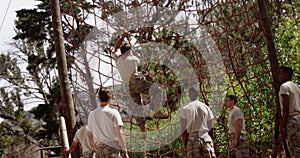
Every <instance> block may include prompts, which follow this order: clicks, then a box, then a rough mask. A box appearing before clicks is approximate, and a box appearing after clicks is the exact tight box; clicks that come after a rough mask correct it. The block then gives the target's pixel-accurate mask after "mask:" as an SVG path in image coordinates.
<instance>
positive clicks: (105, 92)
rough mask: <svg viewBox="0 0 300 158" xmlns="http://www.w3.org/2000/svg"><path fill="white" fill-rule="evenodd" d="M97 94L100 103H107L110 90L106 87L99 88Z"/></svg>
mask: <svg viewBox="0 0 300 158" xmlns="http://www.w3.org/2000/svg"><path fill="white" fill-rule="evenodd" d="M98 94H99V99H100V101H101V102H108V101H109V99H110V98H111V97H112V95H111V90H110V89H109V88H107V87H100V88H99V92H98Z"/></svg>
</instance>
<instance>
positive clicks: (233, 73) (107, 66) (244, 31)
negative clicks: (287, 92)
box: [61, 0, 276, 157]
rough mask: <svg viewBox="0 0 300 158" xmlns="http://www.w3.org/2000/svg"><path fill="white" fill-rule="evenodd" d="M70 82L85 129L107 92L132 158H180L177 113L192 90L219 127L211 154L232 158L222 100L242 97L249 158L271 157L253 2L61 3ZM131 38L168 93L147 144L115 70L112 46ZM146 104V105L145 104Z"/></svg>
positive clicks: (266, 76)
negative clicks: (197, 92) (111, 95)
mask: <svg viewBox="0 0 300 158" xmlns="http://www.w3.org/2000/svg"><path fill="white" fill-rule="evenodd" d="M61 6H63V7H61V11H62V17H63V27H64V28H65V29H64V30H65V33H64V35H65V39H66V41H67V43H66V44H67V50H68V51H67V54H68V61H69V66H70V75H71V76H70V78H71V82H72V83H71V84H72V89H73V93H74V99H75V104H76V109H77V110H78V112H79V119H80V120H81V121H82V122H85V123H86V117H87V116H88V113H89V112H90V111H91V110H92V109H94V108H95V107H96V106H97V104H98V100H97V97H96V93H97V89H98V87H100V86H107V87H110V88H111V89H112V90H113V92H114V100H113V103H112V105H113V107H114V108H117V109H118V110H119V111H120V113H121V114H122V118H123V121H124V122H125V127H124V128H125V133H126V142H127V146H128V150H129V151H130V152H132V154H133V153H134V155H135V156H136V157H141V156H149V157H151V156H154V157H184V150H183V144H182V141H181V137H180V134H181V133H180V126H179V125H180V123H179V112H178V110H179V108H180V107H181V106H183V105H185V104H186V103H187V102H188V99H187V97H186V96H187V94H186V88H187V87H189V86H191V85H197V86H199V88H200V89H201V96H200V100H201V101H203V102H205V103H206V104H207V105H209V106H210V107H211V108H212V109H213V111H214V113H215V114H216V116H217V117H218V120H217V123H216V124H215V129H214V133H215V137H214V143H215V149H216V154H217V156H218V157H226V154H227V144H228V139H229V138H228V137H229V136H228V134H227V130H228V127H227V116H228V111H227V110H225V109H224V108H223V104H224V103H223V100H224V97H225V96H226V94H234V95H237V97H238V106H239V107H241V109H242V110H243V112H244V113H245V118H246V128H247V132H248V133H247V134H248V137H249V143H250V146H251V148H250V154H251V156H253V157H265V156H268V155H271V153H272V151H273V146H274V141H273V131H274V127H275V123H274V120H275V108H274V107H275V100H276V99H275V96H274V90H273V88H272V81H273V80H272V77H271V68H270V63H269V61H268V52H267V48H266V42H267V41H266V39H265V37H264V35H263V30H262V27H261V23H260V18H259V17H260V14H259V12H258V6H257V3H256V1H246V0H238V1H235V0H231V1H194V0H191V1H156V0H148V1H140V0H134V1H126V0H114V1H94V0H90V1H70V0H69V1H68V0H64V1H61ZM125 31H128V32H129V36H128V37H127V38H126V39H125V40H127V41H128V42H130V43H131V44H132V45H133V46H134V48H135V51H136V53H137V54H138V55H139V57H140V60H141V64H140V65H139V69H140V70H142V72H143V73H144V78H146V79H147V80H149V81H151V82H153V83H159V84H160V85H161V86H162V87H163V88H164V89H165V91H166V100H165V103H164V104H162V106H161V108H160V112H162V113H163V114H165V115H167V116H168V117H167V118H163V119H161V118H155V117H154V118H152V117H149V119H148V120H147V135H148V137H147V138H146V139H141V137H140V134H141V133H140V129H139V127H138V125H137V121H136V117H135V116H134V115H135V112H134V110H133V109H135V108H137V107H136V106H132V105H133V104H134V103H132V100H131V99H130V95H129V92H128V86H127V85H126V84H124V83H123V82H122V79H121V77H120V74H119V71H118V69H116V66H115V59H114V55H113V52H114V46H115V44H116V41H117V39H118V38H119V37H120V36H121V35H122V33H124V32H125ZM142 100H143V101H142V104H145V105H147V104H148V103H149V100H150V99H149V96H147V95H143V96H142Z"/></svg>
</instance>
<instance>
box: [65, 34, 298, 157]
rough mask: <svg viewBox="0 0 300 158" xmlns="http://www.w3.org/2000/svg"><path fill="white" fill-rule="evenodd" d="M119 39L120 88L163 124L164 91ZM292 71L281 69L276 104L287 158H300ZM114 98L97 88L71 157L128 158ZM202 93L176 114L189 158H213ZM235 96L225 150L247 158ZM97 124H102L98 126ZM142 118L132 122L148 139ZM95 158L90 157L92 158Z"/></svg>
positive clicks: (210, 119)
mask: <svg viewBox="0 0 300 158" xmlns="http://www.w3.org/2000/svg"><path fill="white" fill-rule="evenodd" d="M124 37H125V36H122V37H121V38H120V40H118V41H117V44H116V46H115V51H114V52H115V61H116V67H117V68H118V70H119V73H120V75H121V78H122V80H123V82H125V83H126V84H128V86H129V92H130V96H131V98H132V100H133V101H134V102H135V103H136V104H137V105H141V94H147V95H149V96H150V98H151V101H150V103H149V105H148V107H147V108H146V113H153V112H154V113H155V114H154V115H156V117H159V118H165V117H167V116H165V115H164V114H162V113H160V112H159V108H160V107H159V106H157V105H160V104H161V103H162V102H163V101H164V100H165V99H166V96H165V93H164V89H163V88H162V87H161V86H159V85H154V84H152V83H151V82H149V81H147V80H145V79H144V78H142V77H141V76H140V75H139V73H138V71H137V66H138V63H139V62H140V61H139V58H138V56H137V55H136V54H135V52H134V50H133V48H132V46H131V45H130V44H129V43H128V42H127V43H123V38H124ZM292 75H293V70H292V69H291V68H289V67H281V68H280V71H279V81H280V82H281V87H280V92H279V98H280V106H281V114H282V119H281V121H282V122H281V130H280V131H281V139H282V141H285V142H286V143H287V145H288V150H289V153H290V154H291V157H293V158H297V157H300V139H299V138H300V132H299V131H300V90H299V87H298V86H297V85H296V84H295V83H293V82H292V81H291V78H292ZM111 93H112V92H111V91H110V90H109V89H108V88H105V87H101V88H100V90H99V93H98V97H99V99H100V101H101V103H100V105H99V106H98V107H97V108H96V109H94V110H93V111H92V112H91V113H90V114H89V116H88V123H87V125H86V126H83V127H81V128H80V129H79V130H78V131H77V132H76V134H75V136H74V140H73V143H72V145H71V147H70V149H65V152H66V153H70V152H72V151H74V150H75V149H76V147H77V146H78V144H81V146H82V149H83V150H82V151H83V154H82V155H83V157H86V158H90V157H93V156H94V157H97V158H106V157H107V158H108V157H110V158H111V157H124V158H128V157H129V156H128V153H127V148H126V143H125V135H124V132H123V130H122V127H123V122H122V118H121V115H120V113H119V112H118V111H117V110H116V109H113V108H111V107H110V102H111V99H112V94H111ZM199 94H200V91H199V89H198V88H197V87H190V88H189V98H190V102H189V103H188V104H187V105H185V106H183V107H181V108H180V122H181V132H182V140H183V145H184V149H185V152H186V156H187V157H188V158H209V157H211V158H215V157H216V154H215V151H214V143H213V139H212V137H211V130H212V129H213V126H214V121H215V120H216V118H215V116H214V114H213V113H212V111H211V109H210V107H209V106H207V105H206V104H204V103H203V102H200V101H199V98H198V97H199ZM237 100H238V99H237V98H236V96H235V95H227V96H226V97H225V107H227V108H228V109H229V110H230V112H229V116H228V129H229V130H228V134H229V135H230V140H229V143H228V144H229V145H228V157H229V158H247V157H249V144H248V138H247V132H246V127H245V118H244V113H243V112H242V110H241V109H240V108H239V107H238V106H237ZM100 120H101V121H100ZM146 120H147V119H146V117H143V116H142V115H139V116H137V117H136V122H137V125H138V126H139V127H140V130H141V131H142V132H143V133H144V134H145V135H143V136H142V138H143V139H145V138H146V137H147V136H146V132H147V131H146V129H147V128H146ZM93 153H94V155H93Z"/></svg>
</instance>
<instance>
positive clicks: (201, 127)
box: [180, 100, 215, 138]
mask: <svg viewBox="0 0 300 158" xmlns="http://www.w3.org/2000/svg"><path fill="white" fill-rule="evenodd" d="M180 117H181V118H183V119H185V120H187V125H186V128H187V133H194V132H197V131H199V136H200V137H201V138H207V137H210V136H209V134H208V132H209V131H210V130H211V129H210V128H212V127H213V125H214V120H215V116H214V115H213V113H212V111H211V110H210V108H209V107H208V106H207V105H206V104H204V103H202V102H200V101H198V100H196V101H192V102H190V103H189V104H187V105H185V106H184V107H182V108H181V109H180ZM209 121H211V122H212V127H208V126H209V125H208V122H209Z"/></svg>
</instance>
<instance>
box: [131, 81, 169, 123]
mask: <svg viewBox="0 0 300 158" xmlns="http://www.w3.org/2000/svg"><path fill="white" fill-rule="evenodd" d="M152 85H153V83H152V82H150V81H147V80H146V79H144V78H136V79H134V80H133V81H130V82H129V92H130V96H131V98H132V100H133V101H134V102H135V103H136V104H138V106H142V102H141V94H146V95H150V96H151V98H152V99H151V102H150V104H149V105H150V107H149V109H144V108H143V107H139V108H137V107H131V108H132V109H133V110H137V111H134V113H135V114H136V120H137V125H138V126H140V127H144V126H145V124H146V117H145V116H146V115H147V114H146V113H147V112H149V111H151V110H154V111H155V110H156V111H157V110H158V109H157V107H158V106H160V105H161V103H162V102H163V101H164V100H163V99H164V96H163V90H162V89H160V87H158V86H152ZM151 86H152V87H151ZM149 93H150V94H149ZM155 106H157V107H155Z"/></svg>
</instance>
